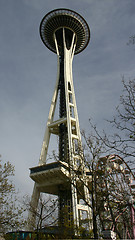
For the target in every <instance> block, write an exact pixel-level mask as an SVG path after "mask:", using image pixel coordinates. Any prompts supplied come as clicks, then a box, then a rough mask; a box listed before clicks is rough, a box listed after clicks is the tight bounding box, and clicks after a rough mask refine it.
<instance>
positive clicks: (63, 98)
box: [29, 9, 92, 231]
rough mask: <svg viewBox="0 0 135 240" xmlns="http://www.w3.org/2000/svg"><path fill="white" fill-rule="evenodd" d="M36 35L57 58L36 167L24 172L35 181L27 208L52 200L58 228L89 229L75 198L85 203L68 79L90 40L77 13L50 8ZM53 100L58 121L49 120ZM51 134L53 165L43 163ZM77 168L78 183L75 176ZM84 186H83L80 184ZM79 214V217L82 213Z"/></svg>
mask: <svg viewBox="0 0 135 240" xmlns="http://www.w3.org/2000/svg"><path fill="white" fill-rule="evenodd" d="M40 36H41V39H42V41H43V43H44V44H45V46H46V47H47V48H49V49H50V50H51V51H53V52H54V53H56V54H57V59H58V74H57V80H56V85H55V89H54V93H53V97H52V102H51V107H50V111H49V117H48V121H47V126H46V131H45V136H44V140H43V145H42V150H41V155H40V159H39V165H38V166H37V167H33V168H31V169H30V170H31V172H30V177H31V178H32V179H33V180H34V182H35V185H34V189H33V194H32V200H31V204H33V206H34V207H35V208H37V205H38V201H39V195H40V193H41V192H44V193H49V194H54V195H57V196H58V199H59V209H58V211H59V225H60V226H64V225H65V224H66V226H67V225H68V226H69V227H71V226H73V225H74V226H75V229H77V228H79V226H80V225H81V224H82V220H85V222H87V224H88V227H89V229H90V228H91V227H92V226H91V224H90V218H91V210H90V208H89V207H88V205H86V204H84V202H85V201H81V199H83V200H87V202H88V201H90V200H89V192H88V188H87V186H86V185H87V180H86V173H85V168H84V162H83V157H82V153H81V151H80V149H81V135H80V128H79V121H78V114H77V107H76V100H75V93H74V86H73V77H72V61H73V57H74V54H78V53H80V52H81V51H83V50H84V49H85V48H86V47H87V45H88V43H89V39H90V31H89V27H88V25H87V23H86V21H85V20H84V18H83V17H81V16H80V15H79V14H78V13H76V12H74V11H71V10H68V9H56V10H53V11H51V12H49V13H48V14H47V15H46V16H45V17H44V18H43V19H42V21H41V24H40ZM58 96H59V97H58ZM58 98H59V119H57V120H55V121H54V113H55V109H56V103H57V100H58ZM51 134H56V135H58V138H59V161H56V162H53V163H50V164H46V157H47V152H48V146H49V140H50V136H51ZM78 169H79V171H80V178H81V179H80V178H78V177H77V175H76V171H77V170H78ZM82 179H83V181H81V180H82ZM85 180H86V181H85ZM84 181H85V184H82V182H84ZM82 202H83V204H82ZM84 212H85V214H82V213H84ZM83 215H85V219H83ZM33 220H35V216H34V214H33V213H29V225H30V224H31V222H33ZM86 220H87V221H86ZM75 231H76V230H75Z"/></svg>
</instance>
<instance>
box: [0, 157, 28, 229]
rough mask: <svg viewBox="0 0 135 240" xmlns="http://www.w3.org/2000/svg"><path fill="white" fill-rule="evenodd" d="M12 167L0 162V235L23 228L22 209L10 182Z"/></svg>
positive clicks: (12, 172) (7, 163) (12, 174)
mask: <svg viewBox="0 0 135 240" xmlns="http://www.w3.org/2000/svg"><path fill="white" fill-rule="evenodd" d="M13 176H14V167H13V165H12V164H11V163H10V162H9V161H8V162H5V163H3V162H2V160H0V233H5V232H7V231H11V230H17V229H18V228H20V226H21V228H22V227H23V226H24V220H23V216H22V214H23V212H24V209H23V208H22V207H20V206H19V204H20V203H19V202H18V198H17V193H16V190H15V186H14V185H13V182H12V180H11V179H12V177H13Z"/></svg>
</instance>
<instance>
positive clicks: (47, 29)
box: [40, 8, 90, 54]
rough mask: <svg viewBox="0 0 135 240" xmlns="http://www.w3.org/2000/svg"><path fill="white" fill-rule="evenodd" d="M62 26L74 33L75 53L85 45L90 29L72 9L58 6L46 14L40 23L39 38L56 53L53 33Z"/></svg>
mask: <svg viewBox="0 0 135 240" xmlns="http://www.w3.org/2000/svg"><path fill="white" fill-rule="evenodd" d="M62 28H65V29H67V30H70V31H71V32H73V33H75V35H76V48H75V54H78V53H80V52H81V51H83V50H84V49H85V48H86V47H87V45H88V43H89V40H90V29H89V26H88V24H87V22H86V21H85V19H84V18H83V17H82V16H81V15H80V14H78V13H76V12H75V11H73V10H69V9H64V8H60V9H56V10H53V11H51V12H49V13H48V14H46V15H45V16H44V18H43V19H42V21H41V24H40V36H41V39H42V41H43V43H44V44H45V46H46V47H47V48H49V49H50V50H51V51H52V52H54V53H57V52H56V48H55V40H54V34H55V33H56V31H57V30H59V29H62Z"/></svg>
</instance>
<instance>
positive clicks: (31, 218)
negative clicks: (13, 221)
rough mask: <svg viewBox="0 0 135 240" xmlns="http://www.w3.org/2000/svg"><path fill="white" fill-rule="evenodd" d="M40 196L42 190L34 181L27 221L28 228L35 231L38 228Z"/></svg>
mask: <svg viewBox="0 0 135 240" xmlns="http://www.w3.org/2000/svg"><path fill="white" fill-rule="evenodd" d="M39 197H40V192H39V190H38V188H37V184H36V183H34V188H33V193H32V197H31V202H30V206H29V213H28V223H27V230H28V231H33V229H34V228H36V216H37V214H36V213H37V207H38V201H39Z"/></svg>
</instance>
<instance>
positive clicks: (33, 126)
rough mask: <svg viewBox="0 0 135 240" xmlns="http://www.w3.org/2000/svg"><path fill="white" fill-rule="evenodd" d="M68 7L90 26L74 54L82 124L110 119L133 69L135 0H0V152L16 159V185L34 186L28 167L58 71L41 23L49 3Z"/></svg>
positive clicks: (39, 139)
mask: <svg viewBox="0 0 135 240" xmlns="http://www.w3.org/2000/svg"><path fill="white" fill-rule="evenodd" d="M56 8H69V9H72V10H74V11H76V12H78V13H79V14H81V15H82V16H83V17H84V18H85V19H86V21H87V23H88V25H89V27H90V30H91V40H90V43H89V45H88V47H87V48H86V49H85V50H84V51H83V52H82V53H80V54H78V55H76V56H75V57H74V62H73V76H74V86H75V93H76V101H77V107H78V114H79V122H80V128H81V129H85V130H86V131H89V132H90V126H89V122H88V119H89V118H90V117H91V118H93V121H94V122H95V123H96V124H97V125H98V127H99V128H100V129H103V128H105V129H107V126H106V123H105V121H104V119H111V117H112V116H113V115H114V112H115V107H116V106H117V105H118V103H119V96H120V94H121V91H122V83H121V79H122V76H123V75H124V77H125V79H126V80H128V79H129V78H130V79H132V78H134V77H135V51H134V48H133V46H127V42H128V39H129V37H130V36H131V35H133V34H135V0H0V154H1V155H2V159H3V160H4V161H6V160H9V161H10V162H11V163H12V164H13V165H15V182H16V186H17V187H18V188H19V189H20V191H22V193H23V194H27V193H29V194H31V192H32V188H33V182H32V180H31V179H30V178H29V168H30V167H33V166H36V165H37V164H38V160H39V156H40V151H41V146H42V141H43V136H44V132H45V127H46V121H47V118H48V112H49V108H50V103H51V98H52V94H53V90H54V86H55V81H56V75H57V57H56V54H54V53H52V52H51V51H49V50H48V49H47V48H46V47H45V46H44V45H43V43H42V41H41V39H40V35H39V25H40V22H41V20H42V18H43V17H44V15H45V14H47V13H48V12H49V11H51V10H53V9H56Z"/></svg>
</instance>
